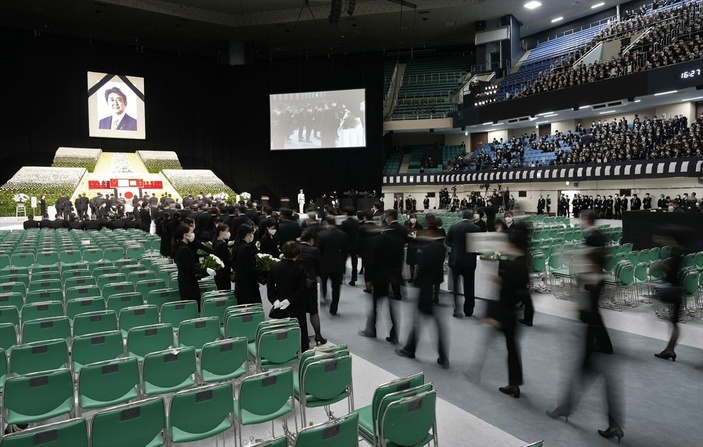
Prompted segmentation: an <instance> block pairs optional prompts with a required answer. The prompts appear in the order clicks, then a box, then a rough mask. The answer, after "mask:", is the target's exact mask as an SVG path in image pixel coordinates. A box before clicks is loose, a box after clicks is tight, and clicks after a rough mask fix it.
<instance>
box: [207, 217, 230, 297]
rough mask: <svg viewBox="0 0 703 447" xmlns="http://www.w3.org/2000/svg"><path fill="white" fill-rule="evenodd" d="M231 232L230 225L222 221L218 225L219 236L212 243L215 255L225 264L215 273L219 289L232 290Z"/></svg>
mask: <svg viewBox="0 0 703 447" xmlns="http://www.w3.org/2000/svg"><path fill="white" fill-rule="evenodd" d="M229 237H230V232H229V225H227V224H225V223H220V224H218V225H217V236H216V237H215V240H214V242H213V244H212V249H213V251H214V252H215V256H217V257H218V258H220V260H221V261H222V262H223V263H224V264H225V265H224V267H222V268H221V269H220V270H218V271H217V273H216V274H215V285H216V286H217V290H232V281H231V279H230V276H231V274H232V264H231V262H230V259H229V258H230V254H229V247H228V245H227V244H228V242H229Z"/></svg>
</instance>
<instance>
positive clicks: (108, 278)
mask: <svg viewBox="0 0 703 447" xmlns="http://www.w3.org/2000/svg"><path fill="white" fill-rule="evenodd" d="M95 280H96V281H97V283H98V287H100V290H102V289H104V288H105V286H106V285H108V284H113V283H118V282H125V281H127V275H125V274H124V273H119V272H117V273H106V274H102V275H99V276H96V277H95Z"/></svg>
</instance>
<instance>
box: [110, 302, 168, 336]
mask: <svg viewBox="0 0 703 447" xmlns="http://www.w3.org/2000/svg"><path fill="white" fill-rule="evenodd" d="M158 322H159V309H158V308H157V307H156V306H153V305H150V304H143V305H141V306H132V307H127V308H125V309H122V310H121V311H120V313H119V324H120V330H121V331H122V333H123V334H126V333H127V331H129V330H130V329H131V328H133V327H137V326H147V325H150V324H157V323H158Z"/></svg>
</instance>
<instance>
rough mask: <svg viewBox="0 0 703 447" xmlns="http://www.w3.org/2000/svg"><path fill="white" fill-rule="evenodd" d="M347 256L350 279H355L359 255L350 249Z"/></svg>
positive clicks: (357, 273) (357, 272)
mask: <svg viewBox="0 0 703 447" xmlns="http://www.w3.org/2000/svg"><path fill="white" fill-rule="evenodd" d="M349 257H350V258H351V267H352V268H351V270H352V271H351V280H352V281H356V280H357V278H358V276H359V266H358V264H359V257H358V256H357V255H356V251H350V252H349Z"/></svg>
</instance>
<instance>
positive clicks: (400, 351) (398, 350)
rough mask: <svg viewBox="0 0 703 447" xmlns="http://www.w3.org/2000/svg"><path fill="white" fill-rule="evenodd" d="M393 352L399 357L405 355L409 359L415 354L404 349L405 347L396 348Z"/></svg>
mask: <svg viewBox="0 0 703 447" xmlns="http://www.w3.org/2000/svg"><path fill="white" fill-rule="evenodd" d="M395 353H396V354H397V355H399V356H401V357H407V358H409V359H414V358H415V354H413V353H410V352H408V351H406V350H405V348H398V349H396V350H395Z"/></svg>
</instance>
